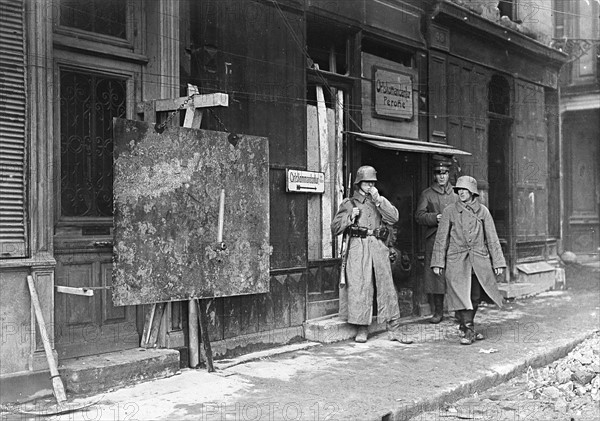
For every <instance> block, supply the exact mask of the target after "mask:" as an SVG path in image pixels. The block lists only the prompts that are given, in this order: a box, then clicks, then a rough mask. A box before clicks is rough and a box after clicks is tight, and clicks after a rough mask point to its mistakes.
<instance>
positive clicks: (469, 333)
mask: <svg viewBox="0 0 600 421" xmlns="http://www.w3.org/2000/svg"><path fill="white" fill-rule="evenodd" d="M474 315H475V312H474V311H473V310H463V320H464V324H463V326H464V327H463V329H464V333H465V336H464V337H463V338H460V344H461V345H471V344H472V343H473V342H474V341H475V336H476V335H475V323H474V322H473V317H474Z"/></svg>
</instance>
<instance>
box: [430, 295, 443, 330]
mask: <svg viewBox="0 0 600 421" xmlns="http://www.w3.org/2000/svg"><path fill="white" fill-rule="evenodd" d="M433 308H434V310H433V317H432V318H431V319H429V323H433V324H438V323H440V322H441V321H442V319H443V318H444V294H433Z"/></svg>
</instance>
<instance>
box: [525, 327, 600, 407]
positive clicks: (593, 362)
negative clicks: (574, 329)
mask: <svg viewBox="0 0 600 421" xmlns="http://www.w3.org/2000/svg"><path fill="white" fill-rule="evenodd" d="M526 379H527V392H526V393H525V397H526V398H527V399H544V398H546V399H550V400H552V401H555V408H556V409H562V407H565V408H567V407H568V406H569V403H570V402H573V401H574V400H575V399H576V398H578V397H590V398H591V399H592V400H593V401H595V402H598V401H600V333H599V332H596V334H595V335H594V336H593V337H591V338H590V339H589V340H586V341H584V342H583V343H581V344H580V345H579V346H577V347H576V348H575V349H574V350H573V351H571V352H570V353H569V354H568V355H567V356H566V357H565V358H562V359H560V360H557V361H555V362H553V363H552V364H550V365H548V366H546V367H543V368H540V369H537V370H534V369H532V368H531V367H529V369H528V370H527V375H526Z"/></svg>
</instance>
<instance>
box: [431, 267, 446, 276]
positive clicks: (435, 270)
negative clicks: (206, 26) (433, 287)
mask: <svg viewBox="0 0 600 421" xmlns="http://www.w3.org/2000/svg"><path fill="white" fill-rule="evenodd" d="M443 270H444V269H442V268H438V267H435V268H433V273H435V274H436V275H438V276H440V275H441V274H442V271H443Z"/></svg>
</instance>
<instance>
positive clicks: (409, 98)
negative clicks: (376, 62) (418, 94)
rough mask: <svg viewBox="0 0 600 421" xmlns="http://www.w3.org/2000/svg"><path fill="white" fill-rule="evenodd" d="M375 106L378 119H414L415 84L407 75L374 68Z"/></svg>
mask: <svg viewBox="0 0 600 421" xmlns="http://www.w3.org/2000/svg"><path fill="white" fill-rule="evenodd" d="M372 76H373V105H374V112H375V116H376V117H380V118H390V119H399V120H411V119H412V118H413V82H412V76H411V75H410V74H407V73H402V72H397V71H392V70H387V69H382V68H380V67H377V66H373V72H372Z"/></svg>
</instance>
